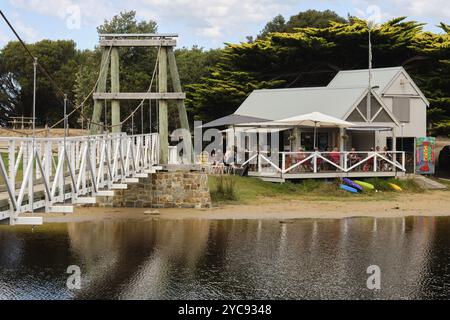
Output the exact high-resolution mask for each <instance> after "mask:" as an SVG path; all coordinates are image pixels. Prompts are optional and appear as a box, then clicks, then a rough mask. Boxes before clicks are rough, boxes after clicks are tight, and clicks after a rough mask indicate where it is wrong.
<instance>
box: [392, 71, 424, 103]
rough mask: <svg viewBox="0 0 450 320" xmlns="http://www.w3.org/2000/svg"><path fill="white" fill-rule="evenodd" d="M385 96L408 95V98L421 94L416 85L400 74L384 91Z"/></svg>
mask: <svg viewBox="0 0 450 320" xmlns="http://www.w3.org/2000/svg"><path fill="white" fill-rule="evenodd" d="M384 94H385V95H394V96H396V95H408V96H417V97H419V96H420V94H419V92H417V90H416V88H415V87H414V85H413V84H412V83H411V81H410V80H409V79H408V77H406V75H405V74H404V73H403V72H400V73H399V74H398V75H397V76H396V77H395V78H394V79H393V81H392V82H391V84H390V85H389V86H388V87H387V89H386V90H385V91H384Z"/></svg>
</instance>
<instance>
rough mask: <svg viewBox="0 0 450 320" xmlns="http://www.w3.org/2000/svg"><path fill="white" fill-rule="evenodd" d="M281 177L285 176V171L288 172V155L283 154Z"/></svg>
mask: <svg viewBox="0 0 450 320" xmlns="http://www.w3.org/2000/svg"><path fill="white" fill-rule="evenodd" d="M281 161H282V162H281V176H283V174H284V172H285V170H286V153H285V152H282V153H281Z"/></svg>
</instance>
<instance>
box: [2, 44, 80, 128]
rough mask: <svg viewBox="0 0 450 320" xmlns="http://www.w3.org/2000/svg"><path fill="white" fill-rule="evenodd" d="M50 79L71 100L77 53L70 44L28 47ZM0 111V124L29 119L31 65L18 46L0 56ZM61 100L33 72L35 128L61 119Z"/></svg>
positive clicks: (41, 76)
mask: <svg viewBox="0 0 450 320" xmlns="http://www.w3.org/2000/svg"><path fill="white" fill-rule="evenodd" d="M28 47H29V49H30V51H31V52H32V54H33V55H34V56H36V57H37V58H38V61H39V63H40V64H41V65H42V66H44V68H45V69H46V70H47V71H48V73H49V74H50V76H51V77H52V78H53V79H54V81H55V82H56V83H57V84H58V86H59V87H61V88H62V90H63V91H64V92H65V93H67V94H68V96H69V98H73V94H72V88H73V85H74V82H75V77H74V75H75V72H76V66H77V61H76V59H77V50H76V48H75V43H74V42H73V41H66V40H58V41H51V40H43V41H39V42H36V43H35V44H31V45H28ZM0 66H1V67H0V78H1V79H2V85H1V86H0V109H1V110H3V111H4V112H5V113H3V112H2V116H1V117H0V118H2V120H3V123H4V122H5V120H6V118H7V117H9V116H12V115H16V116H21V115H24V116H31V115H32V100H33V61H32V59H31V57H30V56H29V55H28V54H27V53H26V51H25V49H24V48H23V47H22V46H21V45H20V43H19V42H15V41H13V42H9V43H8V44H7V45H6V46H5V47H4V48H3V49H2V50H1V52H0ZM62 106H63V97H62V96H61V93H60V92H58V90H57V89H56V88H55V85H54V84H52V82H51V81H50V80H49V79H48V78H47V77H46V76H45V75H44V74H43V73H42V72H41V70H40V69H39V68H38V70H37V94H36V116H37V124H38V125H43V124H45V123H52V122H54V121H56V120H59V119H60V118H61V117H62V116H63V108H62Z"/></svg>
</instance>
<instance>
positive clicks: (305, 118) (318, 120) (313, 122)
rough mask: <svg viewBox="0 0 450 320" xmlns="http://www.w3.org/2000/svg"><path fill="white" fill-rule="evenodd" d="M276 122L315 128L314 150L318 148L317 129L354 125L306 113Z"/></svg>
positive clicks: (315, 113)
mask: <svg viewBox="0 0 450 320" xmlns="http://www.w3.org/2000/svg"><path fill="white" fill-rule="evenodd" d="M276 122H277V123H283V124H288V125H295V126H308V127H314V148H316V147H317V145H316V140H317V139H316V135H317V127H339V128H348V127H351V126H353V125H354V124H353V123H351V122H348V121H345V120H341V119H339V118H335V117H332V116H329V115H326V114H323V113H320V112H311V113H306V114H302V115H299V116H294V117H290V118H286V119H281V120H277V121H276Z"/></svg>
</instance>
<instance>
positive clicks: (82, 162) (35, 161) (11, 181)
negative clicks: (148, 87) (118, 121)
mask: <svg viewBox="0 0 450 320" xmlns="http://www.w3.org/2000/svg"><path fill="white" fill-rule="evenodd" d="M0 144H1V147H3V148H4V147H6V148H7V150H5V151H6V152H2V154H1V155H2V156H1V157H0V188H1V191H0V202H1V201H2V200H3V203H4V202H6V201H5V200H7V206H8V207H9V208H7V209H6V210H5V209H4V208H3V209H0V220H3V219H6V218H10V223H11V224H39V222H42V219H41V218H31V217H19V214H20V213H23V212H30V211H32V210H34V209H39V208H45V211H46V212H72V210H73V206H71V205H64V203H65V202H66V201H67V200H69V199H70V200H71V204H81V203H84V204H88V203H95V196H112V195H113V191H112V190H114V189H124V188H126V187H127V185H126V183H133V182H137V180H138V178H143V177H146V176H147V175H148V174H149V173H151V172H153V171H152V170H153V166H154V165H156V164H157V163H158V160H159V136H158V134H142V135H127V134H125V133H118V134H101V135H92V136H80V137H67V138H65V139H64V138H59V137H58V138H35V139H33V138H19V137H0ZM33 149H34V151H33ZM58 204H59V205H58ZM3 206H4V205H3ZM1 210H3V211H1Z"/></svg>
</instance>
